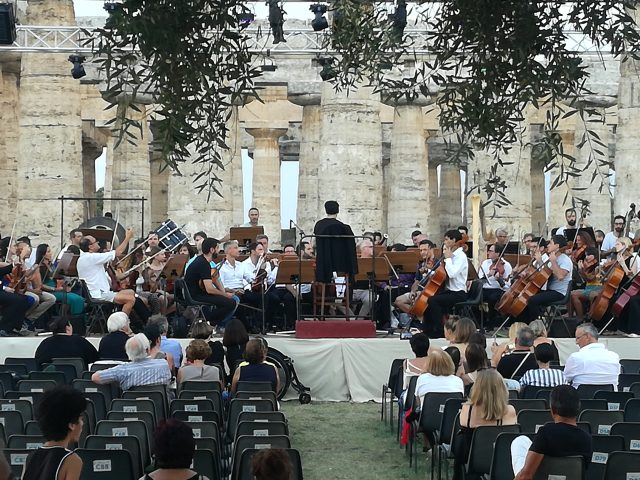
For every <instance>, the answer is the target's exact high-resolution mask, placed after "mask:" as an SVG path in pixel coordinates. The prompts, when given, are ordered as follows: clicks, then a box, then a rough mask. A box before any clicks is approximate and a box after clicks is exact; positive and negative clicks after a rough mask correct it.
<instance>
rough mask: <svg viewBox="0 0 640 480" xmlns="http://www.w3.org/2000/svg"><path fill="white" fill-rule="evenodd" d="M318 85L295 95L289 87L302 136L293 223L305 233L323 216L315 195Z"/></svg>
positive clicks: (317, 150) (318, 119)
mask: <svg viewBox="0 0 640 480" xmlns="http://www.w3.org/2000/svg"><path fill="white" fill-rule="evenodd" d="M319 88H320V86H319V85H317V86H316V85H311V86H309V85H308V84H304V89H303V90H302V91H301V92H298V91H297V89H296V88H295V87H294V88H292V85H291V84H289V101H290V102H292V103H295V104H296V105H301V106H302V107H303V108H302V135H301V138H300V154H299V157H298V169H299V172H298V207H297V214H296V216H297V219H296V222H297V223H298V225H300V227H302V229H303V230H304V231H305V233H311V232H312V231H313V226H314V225H315V222H316V221H318V219H320V218H322V217H323V216H324V209H323V203H324V202H322V203H321V201H320V198H319V192H318V163H319V159H320V127H321V124H322V121H321V119H322V115H321V111H320V92H319Z"/></svg>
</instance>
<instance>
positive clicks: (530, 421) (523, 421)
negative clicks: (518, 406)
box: [518, 409, 553, 433]
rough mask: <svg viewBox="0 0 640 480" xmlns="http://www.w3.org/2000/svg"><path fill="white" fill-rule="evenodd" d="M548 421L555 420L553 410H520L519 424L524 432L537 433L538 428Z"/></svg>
mask: <svg viewBox="0 0 640 480" xmlns="http://www.w3.org/2000/svg"><path fill="white" fill-rule="evenodd" d="M547 422H553V417H551V412H550V411H549V410H547V409H544V410H520V412H518V424H520V428H521V429H522V432H523V433H537V432H538V429H539V428H540V427H541V426H543V425H544V424H545V423H547Z"/></svg>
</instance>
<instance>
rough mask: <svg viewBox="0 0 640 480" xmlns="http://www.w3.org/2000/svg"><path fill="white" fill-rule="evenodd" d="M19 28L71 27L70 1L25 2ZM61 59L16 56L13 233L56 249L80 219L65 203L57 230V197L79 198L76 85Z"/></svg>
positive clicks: (76, 207)
mask: <svg viewBox="0 0 640 480" xmlns="http://www.w3.org/2000/svg"><path fill="white" fill-rule="evenodd" d="M23 23H25V24H27V25H75V15H74V10H73V2H72V0H31V1H30V2H29V5H28V7H27V14H26V17H25V18H24V19H23ZM67 57H68V54H53V53H45V54H42V53H23V54H22V63H21V74H20V119H19V131H20V139H19V146H18V189H17V192H18V205H19V208H18V209H17V210H18V211H17V216H18V225H17V227H16V231H17V232H19V233H20V234H21V235H29V236H30V237H32V241H33V243H34V244H35V245H37V244H39V243H42V242H48V243H51V244H52V245H57V244H58V243H59V242H60V241H61V239H65V238H67V235H68V232H69V230H71V228H74V227H77V226H78V225H79V224H80V223H81V222H82V220H83V205H82V202H74V201H69V202H66V203H65V212H64V225H63V226H62V232H61V231H60V202H59V201H58V200H57V197H58V196H60V195H64V196H76V197H79V196H81V195H82V193H83V182H82V123H81V117H80V98H81V97H80V81H79V80H74V79H73V78H72V77H71V74H70V73H69V72H70V70H71V64H70V63H69V61H68V60H67Z"/></svg>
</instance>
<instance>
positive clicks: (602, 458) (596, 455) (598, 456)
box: [591, 452, 609, 465]
mask: <svg viewBox="0 0 640 480" xmlns="http://www.w3.org/2000/svg"><path fill="white" fill-rule="evenodd" d="M608 459H609V454H608V453H606V452H593V455H592V456H591V463H601V464H603V465H604V464H605V463H607V460H608Z"/></svg>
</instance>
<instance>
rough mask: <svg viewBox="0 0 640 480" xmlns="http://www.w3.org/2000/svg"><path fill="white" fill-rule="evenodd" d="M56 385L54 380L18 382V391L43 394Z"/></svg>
mask: <svg viewBox="0 0 640 480" xmlns="http://www.w3.org/2000/svg"><path fill="white" fill-rule="evenodd" d="M56 385H57V383H56V381H55V380H20V381H19V382H18V390H19V391H21V392H36V393H38V392H40V393H42V392H44V391H45V390H49V389H50V388H54V387H55V386H56Z"/></svg>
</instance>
